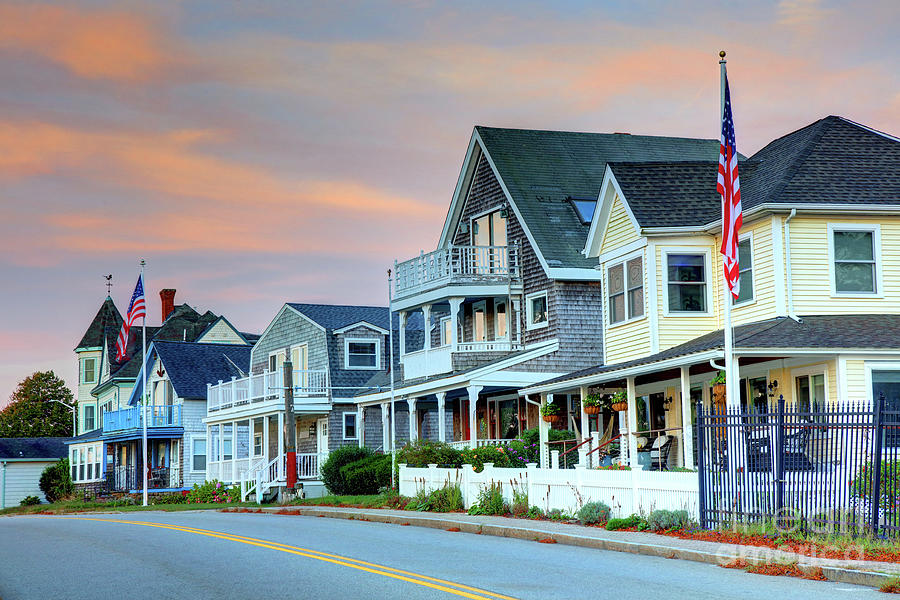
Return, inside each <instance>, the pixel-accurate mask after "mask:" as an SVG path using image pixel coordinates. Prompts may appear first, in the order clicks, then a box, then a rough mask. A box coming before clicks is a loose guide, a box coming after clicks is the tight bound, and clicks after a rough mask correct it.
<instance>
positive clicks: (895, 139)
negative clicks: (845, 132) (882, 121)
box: [838, 117, 900, 142]
mask: <svg viewBox="0 0 900 600" xmlns="http://www.w3.org/2000/svg"><path fill="white" fill-rule="evenodd" d="M838 119H840V120H841V121H846V122H847V123H850V124H851V125H856V126H857V127H859V128H860V129H865V130H866V131H869V132H871V133H875V134H877V135H880V136H881V137H885V138H887V139H889V140H891V141H893V142H900V138H898V137H894V136H892V135H891V134H889V133H885V132H883V131H878V130H877V129H872V128H871V127H867V126H865V125H863V124H862V123H857V122H856V121H851V120H850V119H848V118H846V117H838Z"/></svg>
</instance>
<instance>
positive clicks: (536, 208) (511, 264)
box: [356, 126, 718, 447]
mask: <svg viewBox="0 0 900 600" xmlns="http://www.w3.org/2000/svg"><path fill="white" fill-rule="evenodd" d="M717 152H718V141H716V140H698V139H685V138H670V137H651V136H638V135H628V134H596V133H573V132H564V131H531V130H521V129H498V128H492V127H482V126H477V127H475V129H474V131H473V132H472V137H471V140H470V142H469V146H468V151H467V153H466V157H465V160H464V162H463V165H462V170H461V172H460V175H459V179H458V182H457V186H456V189H455V190H454V192H453V196H452V198H451V200H450V206H449V210H448V212H447V217H446V220H445V221H444V224H443V227H442V229H441V234H440V240H439V242H438V246H437V249H436V250H434V251H432V252H428V253H424V252H423V253H421V254H420V255H419V256H416V257H413V258H411V259H408V260H403V261H402V262H396V263H395V266H394V273H393V287H392V301H391V308H392V310H393V311H395V312H396V313H397V314H398V315H399V319H400V323H401V328H400V329H401V331H402V332H403V333H404V335H402V336H401V338H400V340H399V344H398V345H399V354H400V361H401V363H402V378H398V379H397V381H396V382H395V388H396V389H395V393H396V398H397V401H396V402H395V403H394V405H395V410H396V416H397V420H396V431H397V436H396V445H397V446H398V447H399V446H400V445H402V444H403V443H404V442H405V441H406V440H408V439H415V438H417V437H426V438H432V439H440V440H445V441H448V442H451V443H457V444H460V445H465V444H477V443H485V442H487V441H490V440H496V439H505V438H512V437H516V436H517V435H519V434H520V432H521V431H522V430H523V429H524V428H527V427H534V426H535V425H536V424H537V422H538V420H539V418H538V412H537V404H536V403H534V402H531V401H528V400H527V399H526V398H522V397H520V395H519V389H521V388H523V387H525V386H528V385H531V384H534V383H537V382H539V381H543V380H546V379H548V378H549V377H552V376H555V375H562V374H564V373H567V372H570V371H572V370H573V369H577V368H584V367H588V366H590V365H594V364H596V363H597V362H598V358H600V357H602V352H603V302H604V298H603V294H602V290H601V280H602V278H603V273H602V272H601V271H599V270H598V269H597V268H596V267H597V260H596V258H588V257H587V256H586V255H585V254H584V252H583V251H584V248H585V241H586V239H587V236H588V230H589V227H590V224H591V220H592V218H593V216H594V208H595V206H596V204H597V197H598V194H599V192H600V187H601V184H602V182H603V178H604V174H605V171H606V168H607V164H609V163H611V162H616V161H631V162H634V161H638V162H651V161H673V160H712V159H714V158H715V157H716V155H717ZM413 316H415V317H416V318H418V319H423V321H424V323H425V328H424V331H425V332H426V335H424V336H418V337H416V338H415V339H413V336H410V335H409V332H407V330H406V328H405V327H404V323H406V322H408V321H409V320H410V319H411V318H412V317H413ZM370 385H371V386H372V387H373V388H374V389H372V390H364V391H361V392H360V393H359V394H358V395H357V397H356V401H357V402H358V403H359V404H360V406H362V407H366V408H378V407H382V410H383V411H384V412H386V413H389V411H390V406H389V401H390V397H391V396H390V392H389V389H388V388H389V381H388V379H387V377H386V376H379V377H377V378H374V379H373V380H372V381H370ZM561 398H562V401H564V402H566V406H567V408H568V412H569V416H568V418H567V420H566V421H564V422H562V423H560V424H559V425H558V427H562V428H572V429H574V430H576V431H577V432H578V434H579V435H581V434H582V431H580V430H581V429H583V424H582V423H581V422H580V421H578V420H576V419H574V415H576V414H577V411H578V408H577V407H578V400H579V397H578V393H577V390H576V393H572V394H567V395H562V396H561ZM408 415H414V418H411V419H410V418H409V417H408ZM404 425H406V426H404ZM442 425H443V426H442ZM385 432H387V427H386V428H385Z"/></svg>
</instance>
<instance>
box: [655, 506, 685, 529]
mask: <svg viewBox="0 0 900 600" xmlns="http://www.w3.org/2000/svg"><path fill="white" fill-rule="evenodd" d="M690 522H691V517H690V515H689V514H688V512H687V511H686V510H663V509H660V510H654V511H653V512H651V513H650V516H648V517H647V527H648V528H649V529H650V531H666V530H668V529H681V528H683V527H685V526H687V525H689V524H690Z"/></svg>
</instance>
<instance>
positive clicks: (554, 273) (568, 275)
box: [547, 267, 601, 281]
mask: <svg viewBox="0 0 900 600" xmlns="http://www.w3.org/2000/svg"><path fill="white" fill-rule="evenodd" d="M547 277H548V278H549V279H558V280H561V281H600V279H601V275H600V274H599V273H597V270H596V269H594V268H593V267H591V268H581V267H552V268H550V269H547Z"/></svg>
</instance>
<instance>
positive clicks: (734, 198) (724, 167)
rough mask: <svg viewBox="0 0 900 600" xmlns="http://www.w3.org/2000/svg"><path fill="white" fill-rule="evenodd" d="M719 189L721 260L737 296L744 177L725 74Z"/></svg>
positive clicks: (732, 292) (739, 286)
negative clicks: (740, 165) (741, 177)
mask: <svg viewBox="0 0 900 600" xmlns="http://www.w3.org/2000/svg"><path fill="white" fill-rule="evenodd" d="M716 190H717V191H718V192H719V195H721V196H722V248H721V250H720V251H721V252H722V256H723V259H722V262H723V265H724V268H725V281H726V283H727V284H728V289H729V290H731V295H732V296H734V298H735V299H737V297H738V295H740V292H741V276H740V271H739V267H738V232H739V231H740V229H741V224H742V223H743V211H742V210H741V180H740V178H739V177H738V152H737V147H736V146H735V143H734V120H733V119H732V117H731V92H730V91H729V90H728V76H727V75H726V76H725V110H724V111H723V113H722V140H721V144H720V146H719V176H718V179H717V180H716Z"/></svg>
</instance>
